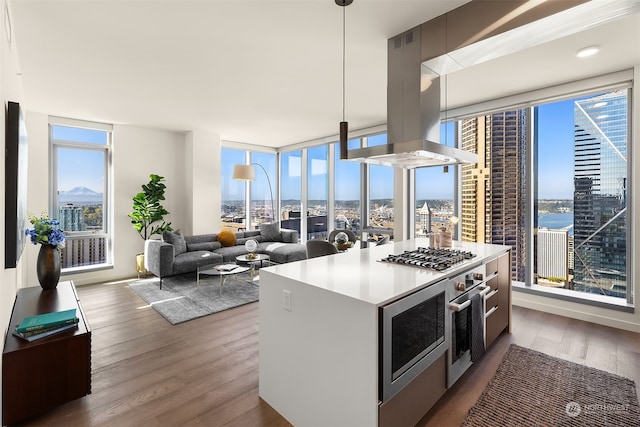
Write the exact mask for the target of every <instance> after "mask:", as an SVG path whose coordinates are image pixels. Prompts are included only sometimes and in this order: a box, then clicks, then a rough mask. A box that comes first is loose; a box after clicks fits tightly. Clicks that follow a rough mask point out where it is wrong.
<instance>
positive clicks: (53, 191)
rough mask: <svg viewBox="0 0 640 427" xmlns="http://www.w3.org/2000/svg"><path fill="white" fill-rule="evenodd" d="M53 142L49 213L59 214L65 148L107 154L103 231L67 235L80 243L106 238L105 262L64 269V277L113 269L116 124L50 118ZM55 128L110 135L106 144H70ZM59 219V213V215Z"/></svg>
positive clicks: (50, 156) (105, 159) (50, 144)
mask: <svg viewBox="0 0 640 427" xmlns="http://www.w3.org/2000/svg"><path fill="white" fill-rule="evenodd" d="M48 122H49V123H48V139H49V153H50V154H49V163H50V168H49V171H50V172H49V183H50V187H49V212H51V214H50V215H52V216H53V213H54V212H55V213H57V211H58V151H59V150H61V149H67V150H79V151H84V152H102V153H104V164H103V167H104V179H103V188H102V191H103V197H102V201H103V206H102V230H101V231H100V232H98V233H96V232H92V231H86V232H82V231H77V232H74V234H73V236H69V235H68V236H67V240H79V239H82V238H84V237H86V236H91V237H96V238H104V239H105V260H104V262H101V263H96V264H87V265H78V266H72V267H63V268H62V270H61V274H62V275H67V274H74V273H85V272H88V271H94V270H102V269H105V268H112V267H113V224H112V215H111V212H112V209H113V207H112V203H113V197H112V186H111V176H112V148H113V125H110V124H106V123H98V122H90V121H84V120H77V119H69V118H62V117H54V116H50V117H49V121H48ZM54 127H68V128H78V129H84V130H93V131H100V132H105V133H106V137H107V138H106V143H104V144H102V143H94V142H81V141H70V140H64V139H56V138H54V136H53V134H54ZM55 216H56V217H57V214H56V215H55Z"/></svg>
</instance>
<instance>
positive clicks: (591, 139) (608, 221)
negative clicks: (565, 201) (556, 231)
mask: <svg viewBox="0 0 640 427" xmlns="http://www.w3.org/2000/svg"><path fill="white" fill-rule="evenodd" d="M574 123H575V131H574V142H575V152H574V153H575V155H574V166H575V173H574V181H575V191H574V216H575V218H574V224H575V229H574V236H575V241H574V245H575V247H574V289H575V290H578V291H582V292H592V293H598V294H605V295H612V296H618V297H626V270H627V257H626V253H627V250H626V249H627V248H626V246H627V242H626V235H627V220H626V207H627V178H626V177H627V129H628V128H627V96H626V91H615V92H610V93H607V94H604V95H599V96H594V97H591V98H587V99H582V100H578V101H576V102H575V104H574Z"/></svg>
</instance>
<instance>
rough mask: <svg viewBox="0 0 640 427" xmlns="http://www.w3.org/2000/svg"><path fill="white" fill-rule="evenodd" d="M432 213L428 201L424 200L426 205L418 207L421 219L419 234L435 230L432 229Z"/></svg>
mask: <svg viewBox="0 0 640 427" xmlns="http://www.w3.org/2000/svg"><path fill="white" fill-rule="evenodd" d="M431 215H432V214H431V208H430V207H429V205H428V204H427V202H424V205H422V207H421V208H420V209H418V216H419V219H420V226H419V234H420V235H422V236H424V235H426V234H428V233H431V232H432V231H433V230H431Z"/></svg>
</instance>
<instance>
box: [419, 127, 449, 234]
mask: <svg viewBox="0 0 640 427" xmlns="http://www.w3.org/2000/svg"><path fill="white" fill-rule="evenodd" d="M455 125H456V123H454V122H450V123H446V124H443V125H442V126H441V134H442V135H443V141H442V143H443V144H445V145H453V144H454V143H455ZM454 199H455V173H454V166H446V167H445V166H431V167H424V168H416V170H415V203H416V204H415V207H414V208H415V236H416V237H425V236H426V235H427V234H429V233H431V232H437V231H438V229H439V228H441V227H443V226H444V227H447V226H448V225H449V221H450V219H451V217H453V216H454V213H455V211H454V209H455V206H454Z"/></svg>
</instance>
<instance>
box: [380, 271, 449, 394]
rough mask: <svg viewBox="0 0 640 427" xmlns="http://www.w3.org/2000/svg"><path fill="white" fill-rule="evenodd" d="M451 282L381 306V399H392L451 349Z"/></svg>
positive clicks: (432, 286)
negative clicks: (448, 308) (449, 310)
mask: <svg viewBox="0 0 640 427" xmlns="http://www.w3.org/2000/svg"><path fill="white" fill-rule="evenodd" d="M448 284H449V281H447V280H443V281H441V282H438V283H435V284H433V285H430V286H428V287H426V288H424V289H421V290H419V291H417V292H415V293H413V294H410V295H408V296H406V297H403V298H401V299H399V300H398V301H395V302H393V303H390V304H389V305H386V306H384V307H381V308H380V316H379V319H380V329H379V330H380V343H379V351H380V358H379V360H380V375H379V384H380V389H379V398H380V400H381V401H382V402H386V401H388V400H389V399H390V398H391V397H392V396H393V395H394V394H396V393H397V392H398V391H400V390H401V389H402V388H403V387H404V386H405V385H407V384H408V383H409V382H411V381H412V380H413V379H414V378H415V377H416V376H417V375H419V374H420V373H421V372H422V371H423V370H424V369H425V368H426V367H428V366H429V365H430V364H431V363H433V362H434V361H435V360H437V359H438V358H439V357H440V356H442V355H443V354H444V353H445V352H446V350H447V349H448V348H449V331H450V326H449V319H450V316H448V315H447V309H446V305H447V303H448V301H449V289H450V287H449V286H448Z"/></svg>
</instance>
